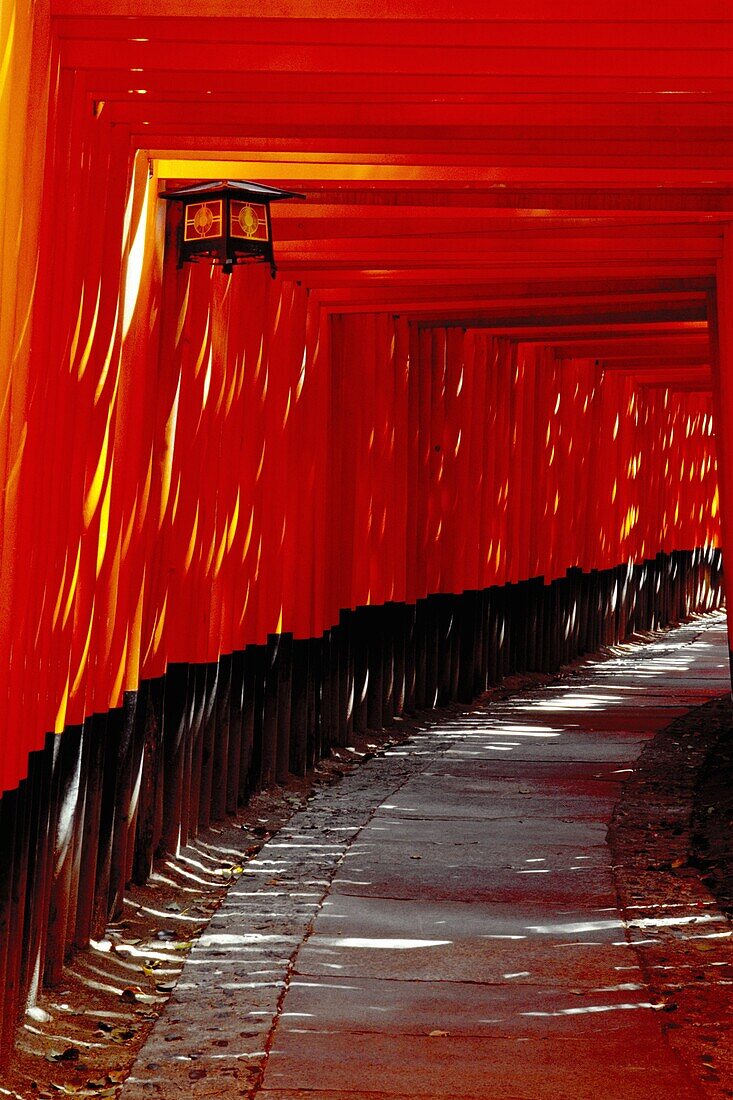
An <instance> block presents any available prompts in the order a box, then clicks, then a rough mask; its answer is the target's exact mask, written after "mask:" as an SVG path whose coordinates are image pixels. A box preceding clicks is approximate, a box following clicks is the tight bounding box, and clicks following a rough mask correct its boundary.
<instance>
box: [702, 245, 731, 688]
mask: <svg viewBox="0 0 733 1100" xmlns="http://www.w3.org/2000/svg"><path fill="white" fill-rule="evenodd" d="M708 322H709V325H710V352H711V366H712V371H713V394H714V397H715V406H714V408H715V411H714V414H713V428H714V431H715V448H716V452H717V459H718V491H719V494H720V528H721V540H720V541H721V546H722V549H723V555H724V556H725V552H726V548H727V547H733V442H731V441H732V440H733V230H731V228H730V227H729V226H727V227H726V228H725V230H724V231H723V254H722V256H721V257H720V259H719V260H718V272H717V284H716V291H715V293H714V294H711V295H710V296H709V298H708ZM723 579H724V584H725V594H726V602H727V604H728V607H729V608H731V607H733V569H731V568H729V569H728V570H727V572H725V573H724V575H723ZM728 653H729V656H730V660H731V670H732V671H733V616H732V615H729V616H728Z"/></svg>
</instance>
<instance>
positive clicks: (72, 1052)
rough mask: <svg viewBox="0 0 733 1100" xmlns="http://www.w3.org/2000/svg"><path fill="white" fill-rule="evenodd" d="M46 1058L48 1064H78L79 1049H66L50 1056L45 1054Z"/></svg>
mask: <svg viewBox="0 0 733 1100" xmlns="http://www.w3.org/2000/svg"><path fill="white" fill-rule="evenodd" d="M46 1058H47V1060H48V1061H49V1062H78V1061H79V1049H78V1047H66V1049H65V1050H62V1051H58V1052H57V1051H53V1052H52V1053H51V1054H47V1055H46Z"/></svg>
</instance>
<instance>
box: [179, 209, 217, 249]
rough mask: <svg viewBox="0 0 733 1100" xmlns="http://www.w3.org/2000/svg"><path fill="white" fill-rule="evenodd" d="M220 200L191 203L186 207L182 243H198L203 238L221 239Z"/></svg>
mask: <svg viewBox="0 0 733 1100" xmlns="http://www.w3.org/2000/svg"><path fill="white" fill-rule="evenodd" d="M222 205H223V203H222V200H221V199H218V200H216V201H213V202H212V201H209V202H200V203H191V204H190V205H189V206H187V207H186V224H185V228H184V234H183V239H184V241H200V240H201V239H202V238H203V237H221V235H222Z"/></svg>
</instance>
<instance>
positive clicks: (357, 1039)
mask: <svg viewBox="0 0 733 1100" xmlns="http://www.w3.org/2000/svg"><path fill="white" fill-rule="evenodd" d="M729 687H730V681H729V678H728V662H727V643H726V639H725V625H724V618H723V617H722V616H720V615H716V616H709V617H706V618H705V619H697V620H695V621H693V622H691V623H688V624H686V625H684V626H682V627H680V628H678V629H676V630H674V631H672V632H670V633H668V634H665V635H663V636H660V637H659V638H658V640H656V641H654V642H652V643H649V644H646V645H642V646H633V647H626V648H625V649H624V650H623V651H617V653H616V654H615V655H614V656H612V657H611V658H605V659H594V660H591V661H590V662H588V663H587V664H585V665H584V666H583V667H581V668H579V669H576V670H574V671H572V672H571V673H569V674H567V675H566V676H564V677H563V679H562V681H560V682H556V683H554V684H551V685H549V686H544V687H541V688H538V689H536V690H530V691H527V692H523V693H522V694H520V695H518V696H516V697H514V698H512V699H509V700H504V701H501V702H494V703H490V704H487V705H484V706H476V707H474V708H473V709H471V710H470V712H468V713H465V714H464V715H462V716H458V717H456V718H453V719H450V720H447V721H446V720H442V719H441V724H435V725H431V726H429V727H428V728H426V729H425V731H424V732H422V733H419V734H417V735H415V736H413V737H412V738H411V739H410V741H409V742H408V743H406V744H405V745H401V746H399V748H396V749H393V750H391V751H389V752H387V753H386V754H385V755H384V756H380V757H377V758H374V759H372V760H370V761H369V762H367V763H366V764H364V765H363V766H362V767H360V768H359V769H358V770H357V771H355V772H354V773H353V774H351V775H349V776H347V777H345V778H344V779H343V780H342V781H341V782H340V783H339V784H338V785H336V786H334V787H331V788H328V789H326V790H323V791H321V792H320V793H319V794H317V795H316V796H315V797H314V798H313V799H312V800H311V802H310V803H309V805H308V807H307V808H306V809H305V810H304V811H302V812H300V813H297V814H296V815H295V816H294V817H293V818H292V819H291V821H290V822H289V824H288V825H287V826H286V828H285V829H283V830H282V831H281V832H280V833H278V835H277V836H276V837H274V838H273V839H272V840H271V841H270V842H269V843H267V844H266V845H265V847H264V848H263V849H262V850H261V852H260V853H259V855H258V857H257V858H256V859H255V860H253V861H252V862H251V863H249V864H248V865H247V868H246V871H245V873H244V874H243V875H242V876H241V877H240V878H239V880H238V881H237V883H236V884H235V885H234V886H233V887H232V889H231V890H230V891H229V893H228V895H227V898H226V900H225V902H224V904H223V905H222V907H221V909H220V910H219V911H218V913H217V914H216V916H215V917H214V919H213V921H212V922H211V925H210V926H209V928H208V930H207V933H206V934H205V935H204V936H202V937H201V939H200V940H199V942H198V943H197V944H196V945H195V947H194V948H193V950H192V952H191V955H190V957H189V960H188V962H187V963H186V966H185V967H184V971H183V974H182V977H181V980H180V981H179V984H178V986H177V988H176V991H175V992H174V994H173V996H172V998H171V1001H170V1003H169V1005H168V1007H167V1009H166V1012H165V1013H164V1015H163V1016H162V1017H161V1018H160V1020H159V1021H158V1022H157V1024H156V1025H155V1027H154V1029H153V1032H152V1033H151V1036H150V1038H149V1040H148V1042H147V1043H146V1045H145V1046H144V1047H143V1048H142V1051H141V1053H140V1055H139V1058H138V1061H137V1063H136V1064H135V1066H134V1068H133V1073H132V1076H131V1077H130V1079H129V1080H128V1082H127V1084H126V1086H125V1087H124V1089H123V1092H122V1097H123V1100H139V1098H142V1097H153V1096H154V1097H166V1098H171V1097H175V1096H185V1097H191V1098H192V1100H199V1098H210V1097H224V1096H226V1097H235V1096H244V1097H253V1098H254V1097H258V1098H260V1100H297V1098H306V1097H307V1098H308V1100H338V1098H344V1100H367V1098H371V1100H376V1098H389V1100H407V1098H409V1100H427V1098H436V1097H450V1098H451V1100H499V1098H502V1100H504V1098H507V1100H544V1098H553V1100H584V1098H592V1100H636V1098H639V1100H641V1098H643V1100H687V1098H690V1100H691V1098H694V1097H703V1096H704V1095H705V1094H704V1092H703V1091H702V1090H701V1087H700V1086H699V1085H698V1084H697V1083H696V1081H695V1080H694V1079H693V1077H691V1076H690V1075H689V1074H688V1072H687V1069H686V1067H685V1066H684V1065H683V1064H682V1063H681V1062H680V1061H679V1060H678V1059H677V1057H676V1055H675V1054H674V1052H673V1051H672V1049H671V1048H670V1046H669V1045H668V1044H667V1042H666V1039H665V1037H664V1032H663V1027H662V1023H663V1021H664V1017H665V1015H666V1014H665V1013H664V1012H663V1011H661V1009H662V1006H660V1005H655V1004H653V1003H652V1002H651V1000H650V995H649V992H648V990H647V989H646V987H645V985H644V983H643V978H642V974H641V970H640V969H639V965H638V961H637V957H636V954H635V951H634V948H633V943H634V941H635V940H638V939H640V938H641V937H643V936H644V935H645V934H646V928H645V927H642V923H643V922H639V923H638V924H636V925H635V922H633V921H631V922H625V921H624V920H623V919H622V916H621V913H620V910H619V907H618V899H617V891H616V884H615V881H614V876H613V869H612V867H611V865H610V855H609V850H608V847H607V845H606V831H607V826H608V822H609V820H610V817H611V813H612V810H613V806H614V804H615V802H616V801H617V798H618V795H619V790H620V786H621V784H622V783H623V781H624V780H625V779H626V778H627V776H628V775H629V773H630V771H631V770H632V769H633V765H634V761H635V759H636V758H637V756H638V755H639V753H640V751H641V749H642V747H643V745H644V743H645V742H646V741H647V740H648V739H649V738H651V737H652V736H653V735H654V733H655V732H656V731H657V730H659V729H661V728H663V727H664V726H666V725H667V724H668V723H669V722H671V721H672V720H673V719H674V718H676V717H677V716H679V715H680V714H682V713H684V712H685V711H686V710H688V709H689V708H690V707H693V706H697V705H699V704H700V703H703V702H705V701H706V700H707V699H709V698H711V697H712V696H713V695H716V694H720V693H721V692H724V691H726V690H727V689H729ZM716 919H717V920H722V919H723V918H722V917H720V915H719V914H718V915H717V916H716V914H715V913H714V912H711V911H709V910H706V911H705V912H704V913H697V914H696V915H692V916H685V915H683V916H681V917H680V916H679V915H678V916H677V917H675V920H677V921H678V922H679V929H680V931H679V934H680V935H681V936H686V935H698V936H702V935H706V934H707V933H708V930H709V928H710V922H711V921H715V920H716Z"/></svg>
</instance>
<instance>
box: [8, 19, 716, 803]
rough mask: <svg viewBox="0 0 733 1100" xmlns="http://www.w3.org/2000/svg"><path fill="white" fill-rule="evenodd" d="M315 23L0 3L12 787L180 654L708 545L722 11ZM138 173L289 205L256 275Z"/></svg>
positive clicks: (226, 649)
mask: <svg viewBox="0 0 733 1100" xmlns="http://www.w3.org/2000/svg"><path fill="white" fill-rule="evenodd" d="M322 7H323V6H322V5H315V4H312V3H309V2H306V0H292V2H291V3H289V4H288V5H287V11H286V12H285V16H286V17H283V10H282V7H281V5H278V4H274V3H260V4H258V5H250V4H245V5H243V6H242V5H239V6H238V8H237V15H236V17H232V15H231V7H225V6H224V5H222V4H221V0H205V2H203V3H201V4H198V5H197V6H196V13H197V14H196V15H195V16H191V15H190V5H184V4H183V3H182V2H181V0H155V3H153V0H134V3H131V4H125V5H121V4H120V3H119V2H116V0H53V2H52V3H51V5H50V8H48V7H47V6H46V5H44V4H40V3H31V2H30V0H13V2H11V3H10V4H8V5H5V6H4V7H3V10H2V13H0V32H1V33H0V41H2V42H3V43H9V44H10V45H11V47H12V48H11V49H10V50H9V51H8V54H7V58H8V60H7V64H6V65H4V69H3V73H4V81H3V84H2V87H3V92H2V95H3V99H2V111H0V149H1V150H2V157H0V216H2V218H3V224H4V225H5V226H6V227H8V228H7V229H6V231H5V232H4V235H3V244H2V249H1V250H0V364H1V365H2V371H3V375H2V377H3V388H2V402H1V403H0V417H1V418H2V432H0V469H2V476H3V489H4V492H3V496H2V502H1V503H0V507H1V509H2V517H3V525H2V548H1V551H0V554H1V556H0V660H2V662H3V667H4V668H5V669H7V670H8V673H7V675H6V677H5V684H6V689H5V690H4V692H3V694H2V699H1V701H0V728H1V729H2V731H3V732H2V746H3V749H2V753H0V760H2V764H1V767H2V772H1V773H0V788H2V789H5V790H9V789H12V788H13V787H14V786H15V785H16V784H17V783H18V781H19V780H20V779H22V778H23V776H24V775H25V774H26V768H27V758H28V753H29V751H32V750H33V749H34V748H37V747H39V746H40V745H41V744H42V743H43V739H44V736H45V734H46V732H48V731H53V732H56V733H60V732H61V730H62V729H63V728H64V727H66V726H68V725H71V724H75V723H77V724H78V723H80V722H81V721H82V720H83V719H84V717H85V716H87V715H90V714H93V713H98V714H102V713H104V712H105V711H107V710H108V709H109V708H111V707H117V706H119V705H120V703H121V701H122V698H123V694H124V692H125V691H126V690H133V689H135V688H136V687H137V685H138V684H139V683H140V681H141V679H144V678H153V677H158V676H160V675H161V674H162V673H163V672H164V671H165V668H166V666H167V664H168V663H170V662H189V661H191V662H202V663H206V662H213V661H215V660H216V659H217V658H218V656H219V655H220V654H222V653H230V652H232V651H233V650H235V649H236V648H238V647H241V646H243V645H244V644H246V643H248V642H265V641H266V639H267V636H268V635H269V634H273V633H277V632H279V631H284V632H292V633H293V634H294V635H295V636H296V637H298V638H306V637H314V636H318V635H320V634H321V633H322V632H323V631H324V630H326V629H328V628H329V627H330V626H331V625H333V624H335V623H336V622H337V621H338V617H339V612H340V611H341V610H342V609H344V608H349V607H356V606H360V605H362V604H367V603H370V604H381V603H385V602H390V601H401V600H406V601H415V600H416V599H419V598H421V597H422V596H424V595H426V594H428V593H432V592H441V591H445V592H460V591H462V590H464V589H478V588H482V587H485V586H488V585H492V584H504V583H514V582H517V581H519V580H522V579H526V578H529V577H533V576H543V577H544V578H545V580H547V581H550V580H552V579H553V578H556V577H560V576H562V575H564V573H565V570H566V569H568V568H570V567H574V566H579V567H580V568H582V569H584V570H590V569H600V568H609V567H611V566H614V565H617V564H620V563H624V562H627V561H640V560H642V559H644V558H648V557H654V556H655V555H656V554H657V553H658V552H659V551H660V550H664V551H672V550H674V549H692V548H693V547H696V546H704V545H709V544H711V543H714V542H715V541H716V540H717V538H718V524H719V516H718V507H719V495H718V490H717V474H716V440H715V438H714V435H713V419H712V418H713V415H714V416H715V418H716V424H718V426H719V427H720V428H721V429H722V431H721V432H720V437H721V439H720V444H719V449H720V452H721V454H720V457H721V494H720V495H721V497H722V501H723V505H725V502H726V500H727V499H729V497H730V492H731V491H733V490H731V489H728V488H726V487H727V486H728V485H731V484H733V474H731V473H730V472H729V464H730V462H731V461H733V460H731V458H730V456H729V455H728V454H727V448H726V444H725V440H726V438H727V435H728V434H729V429H730V427H731V424H732V423H733V419H732V418H733V403H732V400H731V395H730V393H729V388H730V387H729V380H728V370H727V365H728V363H729V362H730V360H731V355H733V337H732V336H731V332H732V331H733V322H732V321H731V316H730V312H731V293H733V291H732V290H731V287H732V286H733V278H732V277H731V273H730V267H731V257H730V237H729V234H730V229H729V228H728V227H729V223H730V218H731V213H732V212H733V198H732V197H731V184H732V183H733V154H732V150H733V145H732V144H731V137H732V136H733V78H732V77H731V73H732V72H733V68H731V51H732V47H733V22H732V20H731V13H730V11H729V10H728V7H729V6H728V5H725V4H723V3H720V2H718V0H705V2H704V3H703V6H702V9H700V7H699V6H698V7H697V8H696V9H695V11H694V12H691V11H690V9H689V6H685V5H682V4H681V3H679V2H677V0H674V2H670V3H669V4H667V5H666V6H665V9H664V11H663V12H661V11H658V10H656V9H655V11H654V12H653V14H648V13H645V12H644V11H643V10H642V11H639V9H638V5H636V6H635V5H631V4H629V3H622V4H621V5H620V6H618V10H614V12H613V13H611V12H609V11H608V10H607V6H603V5H600V4H587V3H585V4H582V5H581V4H576V3H572V4H566V5H564V6H563V9H562V11H560V12H558V13H554V16H553V19H552V20H549V21H548V20H547V11H546V5H544V7H543V5H542V4H539V3H538V2H537V0H522V2H521V3H519V4H515V5H514V7H513V8H512V12H511V13H510V15H509V16H507V14H506V12H504V11H502V12H499V11H498V10H494V9H493V8H491V7H490V8H489V9H487V7H486V5H485V4H480V5H479V4H475V3H470V4H469V3H465V4H462V5H460V10H456V6H455V5H446V4H445V3H443V2H441V0H428V3H427V4H423V5H420V10H419V11H414V10H413V8H414V5H404V4H400V3H396V4H389V5H385V4H384V3H380V2H378V0H338V2H337V3H335V4H333V5H329V11H328V13H324V12H323V11H322V10H321V9H322ZM123 8H124V10H122V9H123ZM202 157H206V158H208V161H202V160H201V158H202ZM149 159H150V160H151V161H152V162H153V170H154V172H155V171H157V170H158V169H157V164H158V162H160V163H161V164H163V165H167V167H163V168H162V169H161V170H162V171H164V172H166V173H171V174H172V172H173V170H174V169H175V170H176V171H177V172H178V174H180V175H182V176H183V175H186V174H187V175H188V176H189V177H190V176H191V175H193V174H195V173H197V172H200V174H202V175H211V174H218V173H219V171H220V169H221V166H222V164H224V165H226V166H227V173H228V174H235V173H237V172H238V173H239V174H241V175H245V176H247V177H250V178H255V179H258V180H261V181H263V182H272V183H275V184H280V185H283V186H286V187H290V188H294V189H297V190H301V191H303V192H305V193H306V195H307V202H306V203H304V204H299V203H293V204H291V205H290V206H285V205H283V206H282V207H279V208H278V210H277V211H276V212H275V214H274V227H275V228H274V233H275V247H276V252H277V256H278V265H279V269H280V275H279V277H278V280H277V281H276V282H274V283H271V282H270V281H269V279H268V278H267V276H266V275H265V274H264V273H263V272H261V271H259V270H256V269H255V270H248V271H237V272H235V273H234V275H233V276H232V277H231V279H230V280H227V279H226V278H225V277H224V276H222V275H221V274H220V273H219V272H216V273H214V274H212V273H211V272H210V271H208V270H206V269H203V268H196V269H186V270H184V271H177V270H176V267H175V258H174V256H173V255H172V252H171V250H170V249H168V250H167V251H165V247H164V245H165V227H164V219H165V211H164V209H163V204H161V203H159V202H158V200H157V199H156V194H157V190H158V180H157V178H156V177H155V176H154V178H153V179H152V180H151V181H148V160H149ZM194 161H195V163H194ZM176 164H178V168H177V169H176ZM19 227H22V232H18V229H19ZM712 302H715V303H716V310H715V316H714V317H713V321H714V323H713V324H711V325H709V323H708V316H709V304H710V303H712ZM711 316H712V315H711ZM718 333H719V343H718V341H717V334H718ZM711 335H712V337H713V338H712V339H711ZM713 393H715V401H714V402H713V396H712V395H713ZM726 474H727V476H726ZM731 511H733V510H732V509H730V508H729V509H728V514H727V518H726V512H725V510H724V512H723V523H724V532H725V531H727V530H730V531H732V532H733V528H731V527H730V524H731V517H730V512H731ZM724 541H726V540H724Z"/></svg>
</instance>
